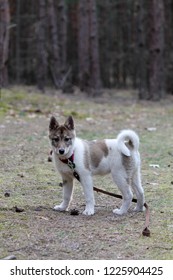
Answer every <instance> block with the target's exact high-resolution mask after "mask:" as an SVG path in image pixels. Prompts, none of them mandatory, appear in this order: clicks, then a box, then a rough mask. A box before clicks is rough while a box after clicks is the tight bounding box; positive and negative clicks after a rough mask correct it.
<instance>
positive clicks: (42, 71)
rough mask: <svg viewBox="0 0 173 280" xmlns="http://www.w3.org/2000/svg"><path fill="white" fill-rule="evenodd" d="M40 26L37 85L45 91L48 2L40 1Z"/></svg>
mask: <svg viewBox="0 0 173 280" xmlns="http://www.w3.org/2000/svg"><path fill="white" fill-rule="evenodd" d="M38 17H39V25H38V29H37V85H38V88H39V89H40V90H42V91H44V87H45V83H46V78H47V75H46V74H47V52H46V34H45V33H46V1H45V0H39V6H38Z"/></svg>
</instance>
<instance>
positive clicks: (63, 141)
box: [49, 116, 144, 215]
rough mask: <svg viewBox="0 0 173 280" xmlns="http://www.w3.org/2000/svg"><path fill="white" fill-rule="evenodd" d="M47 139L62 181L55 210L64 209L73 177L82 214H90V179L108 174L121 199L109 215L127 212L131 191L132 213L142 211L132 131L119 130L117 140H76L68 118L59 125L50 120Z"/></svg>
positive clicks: (135, 135) (136, 153)
mask: <svg viewBox="0 0 173 280" xmlns="http://www.w3.org/2000/svg"><path fill="white" fill-rule="evenodd" d="M49 138H50V142H51V146H52V151H53V160H54V163H55V166H56V169H57V170H58V171H59V172H60V174H61V176H62V180H63V201H62V203H61V204H60V205H57V206H55V207H54V209H55V210H57V211H65V210H68V207H69V205H70V202H71V200H72V194H73V180H74V176H75V177H77V179H78V180H79V178H80V182H81V184H82V187H83V190H84V194H85V199H86V207H85V210H84V212H83V214H85V215H93V214H94V204H95V202H94V194H93V180H92V176H93V175H105V174H108V173H111V175H112V178H113V181H114V182H115V184H116V185H117V186H118V188H119V190H120V191H121V193H122V196H123V202H122V205H121V207H120V209H114V210H113V213H115V214H118V215H122V214H125V213H126V212H127V211H128V209H129V207H130V204H131V201H132V196H133V194H132V190H131V188H132V189H133V190H134V192H135V194H136V197H137V206H136V208H135V211H143V205H144V191H143V188H142V185H141V176H140V155H139V152H138V148H139V138H138V136H137V134H136V133H135V132H134V131H132V130H123V131H122V132H120V134H118V137H117V139H105V140H94V141H86V140H82V139H80V138H77V137H76V133H75V128H74V121H73V118H72V117H71V116H69V117H68V118H67V120H66V121H65V123H64V124H63V125H60V124H59V123H58V121H57V120H56V118H55V117H51V120H50V124H49ZM76 175H77V176H76Z"/></svg>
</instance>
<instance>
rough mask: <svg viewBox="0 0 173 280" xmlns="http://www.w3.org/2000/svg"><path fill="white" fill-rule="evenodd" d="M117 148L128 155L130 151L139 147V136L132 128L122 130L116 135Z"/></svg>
mask: <svg viewBox="0 0 173 280" xmlns="http://www.w3.org/2000/svg"><path fill="white" fill-rule="evenodd" d="M117 145H118V150H119V151H120V152H121V153H123V154H124V155H125V156H127V157H130V156H131V152H132V151H137V150H138V149H139V137H138V135H137V134H136V132H134V131H133V130H123V131H121V132H120V133H119V134H118V137H117Z"/></svg>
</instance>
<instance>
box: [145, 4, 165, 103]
mask: <svg viewBox="0 0 173 280" xmlns="http://www.w3.org/2000/svg"><path fill="white" fill-rule="evenodd" d="M150 31H151V34H150V60H149V99H151V100H159V99H161V98H162V97H163V96H164V95H165V89H164V4H163V0H151V1H150Z"/></svg>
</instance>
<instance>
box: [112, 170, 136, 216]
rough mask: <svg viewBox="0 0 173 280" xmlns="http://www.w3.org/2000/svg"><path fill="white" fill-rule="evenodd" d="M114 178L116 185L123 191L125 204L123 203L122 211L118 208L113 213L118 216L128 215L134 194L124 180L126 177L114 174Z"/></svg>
mask: <svg viewBox="0 0 173 280" xmlns="http://www.w3.org/2000/svg"><path fill="white" fill-rule="evenodd" d="M112 177H113V180H114V182H115V184H116V185H117V187H118V188H119V190H120V191H121V193H122V197H123V202H122V205H121V207H120V209H118V208H116V209H114V210H113V213H114V214H117V215H123V214H126V213H127V211H128V209H129V208H130V205H131V202H132V197H133V194H132V191H131V188H130V185H129V184H128V182H127V180H126V179H125V178H124V176H122V175H120V176H117V174H116V175H114V174H112Z"/></svg>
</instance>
